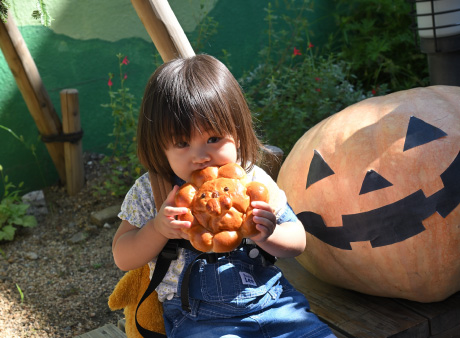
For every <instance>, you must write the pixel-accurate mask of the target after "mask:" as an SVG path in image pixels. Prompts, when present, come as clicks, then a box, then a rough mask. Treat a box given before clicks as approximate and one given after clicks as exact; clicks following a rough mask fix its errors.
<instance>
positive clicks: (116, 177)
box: [96, 54, 142, 196]
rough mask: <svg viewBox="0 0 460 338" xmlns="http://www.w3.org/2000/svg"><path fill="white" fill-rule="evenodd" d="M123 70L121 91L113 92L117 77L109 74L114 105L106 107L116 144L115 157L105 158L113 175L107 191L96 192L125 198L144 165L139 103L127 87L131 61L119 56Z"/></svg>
mask: <svg viewBox="0 0 460 338" xmlns="http://www.w3.org/2000/svg"><path fill="white" fill-rule="evenodd" d="M117 58H118V68H119V88H118V89H116V90H114V89H113V86H114V84H113V82H112V79H114V74H113V73H109V80H108V86H109V97H110V103H107V104H102V107H105V108H110V110H111V113H112V117H113V126H114V127H113V130H112V133H111V134H110V136H112V137H113V142H111V143H110V144H109V145H108V148H109V149H111V150H112V154H111V156H107V157H105V158H104V161H105V162H108V163H110V166H111V172H110V173H109V174H108V175H107V176H106V181H105V182H104V186H103V187H98V188H96V189H97V191H96V193H98V194H107V193H109V194H111V195H115V196H122V195H124V194H126V192H127V191H128V189H129V188H130V186H131V184H132V182H133V181H134V179H135V178H136V177H138V176H139V175H140V173H141V168H142V167H141V165H140V163H139V160H138V158H137V155H136V128H137V115H138V110H137V107H136V99H135V97H134V95H132V94H131V93H130V91H129V88H128V87H127V86H126V85H125V81H126V80H127V78H128V75H127V73H126V72H125V67H126V66H127V65H128V64H129V60H128V57H127V56H125V55H123V54H117Z"/></svg>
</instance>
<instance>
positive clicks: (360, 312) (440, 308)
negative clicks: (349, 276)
mask: <svg viewBox="0 0 460 338" xmlns="http://www.w3.org/2000/svg"><path fill="white" fill-rule="evenodd" d="M276 264H277V265H278V266H279V267H280V268H281V269H282V270H283V272H284V274H285V276H286V278H287V279H288V280H289V281H290V282H291V283H292V284H293V285H294V286H295V287H296V288H297V290H299V291H300V292H302V293H303V294H304V295H305V296H306V297H307V299H308V301H309V302H310V306H311V309H312V311H313V312H314V313H316V314H317V315H318V317H319V318H320V319H321V320H322V321H324V322H325V323H327V324H328V325H329V326H330V327H331V328H332V330H333V332H334V333H335V335H336V336H337V337H339V338H352V337H356V338H367V337H372V338H387V337H392V338H426V337H433V338H454V337H460V292H458V293H456V294H455V295H453V296H451V297H449V298H448V299H446V300H445V301H443V302H437V303H429V304H422V303H417V302H412V301H407V300H401V299H390V298H382V297H374V296H369V295H364V294H361V293H359V292H355V291H350V290H345V289H342V288H338V287H335V286H332V285H330V284H327V283H324V282H322V281H320V280H319V279H317V278H316V277H314V276H313V275H312V274H310V273H309V272H308V271H306V270H305V269H304V268H303V267H302V265H300V264H299V263H298V262H297V261H296V260H295V259H294V258H292V259H280V260H278V262H277V263H276ZM109 337H110V338H123V337H126V335H125V334H124V333H123V332H122V331H120V330H119V329H118V328H117V327H115V325H113V324H108V325H105V326H103V327H101V328H99V329H96V330H94V331H91V332H89V333H85V334H84V335H81V336H79V338H109Z"/></svg>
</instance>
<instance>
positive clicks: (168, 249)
mask: <svg viewBox="0 0 460 338" xmlns="http://www.w3.org/2000/svg"><path fill="white" fill-rule="evenodd" d="M149 180H150V186H151V187H152V193H153V200H154V202H155V207H156V208H157V210H158V209H159V208H160V207H161V205H162V204H163V202H164V201H165V200H166V198H167V197H168V194H169V192H170V191H171V189H172V184H171V182H170V181H169V180H167V179H165V178H164V177H162V176H160V175H158V174H155V173H153V172H152V171H149ZM178 248H179V242H178V241H174V240H169V241H168V242H167V243H166V245H165V247H164V248H163V250H162V251H161V253H160V254H159V255H158V259H157V262H156V265H155V270H154V272H153V275H152V279H151V280H150V283H149V286H148V287H147V290H145V292H144V295H143V296H142V298H141V300H140V301H139V304H137V308H136V314H135V317H134V318H135V320H136V327H137V330H138V331H139V333H140V334H141V336H142V337H144V338H165V337H166V336H165V335H163V334H161V333H158V332H154V331H150V330H147V329H145V328H143V327H142V326H141V325H140V324H139V322H138V321H137V311H138V310H139V307H140V306H141V304H142V303H143V302H144V301H145V300H146V299H147V298H148V297H149V296H150V295H151V294H152V292H153V291H155V289H156V288H157V286H158V285H159V284H160V283H161V281H162V280H163V278H164V277H165V275H166V273H167V272H168V269H169V266H170V265H171V261H173V260H175V259H177V255H178V252H177V250H178Z"/></svg>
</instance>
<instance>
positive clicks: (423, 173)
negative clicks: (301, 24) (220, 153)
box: [278, 86, 460, 302]
mask: <svg viewBox="0 0 460 338" xmlns="http://www.w3.org/2000/svg"><path fill="white" fill-rule="evenodd" d="M459 150H460V87H449V86H433V87H427V88H417V89H412V90H407V91H401V92H397V93H393V94H390V95H387V96H382V97H375V98H371V99H367V100H364V101H362V102H359V103H357V104H355V105H352V106H350V107H348V108H346V109H344V110H343V111H341V112H339V113H337V114H335V115H333V116H331V117H329V118H328V119H326V120H324V121H322V122H321V123H319V124H318V125H316V126H315V127H313V128H312V129H310V130H309V131H308V132H307V133H305V134H304V135H303V136H302V138H300V139H299V141H298V142H297V143H296V145H295V146H294V148H293V149H292V151H291V152H290V154H289V156H288V157H287V158H286V160H285V162H284V164H283V166H282V168H281V170H280V174H279V176H278V184H279V185H280V187H281V188H282V189H284V190H285V191H286V194H287V197H288V201H289V203H290V204H291V206H292V207H293V209H294V211H295V212H296V214H297V215H298V217H299V219H300V220H301V221H302V223H303V225H304V227H305V230H306V236H307V248H306V250H305V252H304V253H303V254H302V255H301V256H299V257H298V258H297V259H298V261H299V262H300V263H301V264H302V265H303V266H304V267H305V268H306V269H307V270H309V271H310V272H311V273H313V274H314V275H316V276H317V277H318V278H320V279H322V280H324V281H326V282H329V283H331V284H334V285H338V286H341V287H344V288H349V289H353V290H356V291H360V292H363V293H368V294H371V295H377V296H384V297H397V298H406V299H410V300H415V301H419V302H432V301H440V300H443V299H445V298H447V297H448V296H450V295H451V294H453V293H455V292H457V291H459V290H460V206H459V202H460V156H459Z"/></svg>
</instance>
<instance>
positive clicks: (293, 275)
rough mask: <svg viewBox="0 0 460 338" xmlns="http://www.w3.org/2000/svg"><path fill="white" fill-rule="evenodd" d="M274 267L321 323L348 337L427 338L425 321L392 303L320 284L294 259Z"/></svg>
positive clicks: (282, 260) (280, 261) (389, 300)
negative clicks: (294, 288) (300, 294)
mask: <svg viewBox="0 0 460 338" xmlns="http://www.w3.org/2000/svg"><path fill="white" fill-rule="evenodd" d="M277 265H278V266H279V267H280V268H281V269H282V270H283V272H284V274H285V276H286V278H287V279H288V280H289V281H290V282H291V283H292V285H294V286H295V287H296V288H297V289H298V290H299V291H300V292H302V293H303V294H304V295H305V296H306V297H307V299H308V301H309V302H310V306H311V309H312V311H313V312H314V313H316V314H317V315H318V317H320V318H321V319H322V320H323V321H324V322H326V323H328V324H329V325H330V326H331V327H332V328H334V329H336V330H337V331H339V332H343V334H344V335H346V336H347V335H348V336H350V337H360V338H365V337H397V338H407V337H428V336H429V324H428V320H427V319H426V318H424V317H423V316H420V315H419V314H417V313H414V312H413V311H411V310H410V309H408V308H406V307H405V306H402V305H400V304H398V303H397V302H395V301H394V300H392V299H387V298H381V297H374V296H368V295H363V294H360V293H358V292H354V291H350V290H345V289H341V288H338V287H334V286H332V285H329V284H327V283H324V282H322V281H320V280H319V279H317V278H316V277H314V276H313V275H312V274H310V273H309V272H308V271H306V270H305V269H304V268H303V267H302V266H301V265H300V264H299V263H298V262H297V261H296V260H295V259H280V260H278V262H277Z"/></svg>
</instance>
